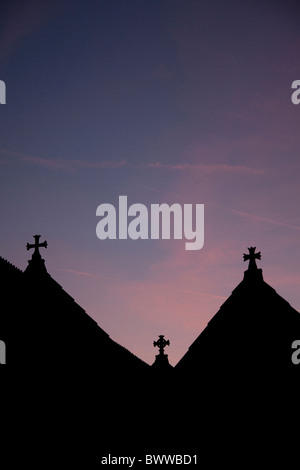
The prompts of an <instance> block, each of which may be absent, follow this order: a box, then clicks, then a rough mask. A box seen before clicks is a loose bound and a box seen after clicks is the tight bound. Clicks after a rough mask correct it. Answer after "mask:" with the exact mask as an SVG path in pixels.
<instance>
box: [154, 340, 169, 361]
mask: <svg viewBox="0 0 300 470" xmlns="http://www.w3.org/2000/svg"><path fill="white" fill-rule="evenodd" d="M153 346H154V347H155V346H157V347H158V348H159V354H160V355H161V356H164V349H165V347H166V346H170V341H169V340H166V339H165V336H164V335H159V339H158V340H157V341H153Z"/></svg>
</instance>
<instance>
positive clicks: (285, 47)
mask: <svg viewBox="0 0 300 470" xmlns="http://www.w3.org/2000/svg"><path fill="white" fill-rule="evenodd" d="M0 18H1V20H0V21H1V26H0V45H1V46H0V80H3V81H4V82H5V84H6V104H5V105H2V104H1V105H0V129H1V130H0V136H1V142H0V170H1V172H0V175H1V176H0V178H1V179H0V181H1V186H0V187H1V206H0V216H1V230H0V255H1V256H2V257H4V258H5V259H8V260H9V261H10V262H12V263H13V264H15V265H16V266H18V267H19V268H21V269H25V268H26V266H27V260H28V259H30V257H31V254H30V253H29V252H27V251H26V243H27V242H30V243H32V242H33V241H34V240H33V237H32V236H33V235H35V234H40V235H41V241H44V240H47V241H48V244H49V246H48V249H47V250H45V249H41V254H42V256H43V258H44V259H45V260H46V266H47V269H48V272H49V273H50V274H51V276H52V277H53V278H54V279H55V280H56V281H57V282H58V283H59V284H60V285H61V286H62V287H63V288H64V289H65V290H66V291H67V292H68V293H69V294H70V295H71V296H72V297H73V298H74V299H75V301H76V302H77V303H78V304H79V305H80V306H82V307H83V308H84V309H85V310H86V312H87V313H88V314H89V315H90V316H91V317H93V318H94V319H95V320H96V321H97V322H98V324H99V325H100V326H101V327H102V328H103V329H104V330H105V331H106V332H107V333H108V334H109V335H110V337H111V338H112V339H113V340H115V341H117V342H119V343H120V344H122V345H123V346H125V347H126V348H128V349H129V350H130V351H132V352H133V353H134V354H136V355H137V356H138V357H140V358H141V359H143V360H145V361H146V362H148V363H150V364H151V363H153V362H154V359H155V354H157V351H155V349H154V348H153V340H155V339H157V336H158V335H159V334H164V335H165V337H166V339H170V343H171V344H170V347H169V348H167V349H168V350H167V351H166V352H167V353H168V354H169V360H170V363H171V364H172V365H175V364H176V363H177V362H178V360H179V359H180V358H181V357H182V356H183V355H184V354H185V352H186V351H187V349H188V347H189V346H190V345H191V343H192V342H193V341H194V340H195V339H196V337H197V336H198V335H199V334H200V332H201V331H202V330H203V328H205V326H206V324H207V322H208V321H209V320H210V319H211V318H212V316H213V315H214V314H215V313H216V312H217V311H218V309H219V307H220V306H221V304H222V303H223V302H224V301H225V300H226V298H227V297H228V296H229V295H230V294H231V291H232V290H233V289H234V288H235V287H236V286H237V284H238V283H239V282H240V281H241V280H242V279H243V271H244V270H245V269H247V264H246V263H243V253H247V247H250V246H256V247H257V250H258V251H261V253H262V260H261V261H258V267H261V268H262V269H263V274H264V279H265V281H266V282H267V283H268V284H270V285H271V286H272V287H273V288H275V289H276V291H277V292H278V294H279V295H281V296H282V297H284V298H285V299H286V300H287V301H288V302H289V303H290V304H291V305H292V306H293V307H294V308H295V309H297V310H299V309H300V289H299V280H300V279H299V278H300V276H299V235H300V233H299V230H300V218H299V213H300V211H299V201H300V191H299V177H300V171H299V170H300V163H299V162H300V158H299V155H300V132H299V130H300V105H294V104H293V103H292V101H291V95H292V92H293V90H292V88H291V85H292V82H293V81H294V80H300V61H299V58H300V26H299V25H300V5H299V2H298V1H291V0H286V1H283V0H281V1H276V0H274V1H268V0H267V1H255V0H253V1H250V0H249V1H243V0H228V1H227V0H225V1H224V0H199V1H197V0H151V1H150V0H123V1H121V0H99V1H95V0H94V1H83V0H80V1H79V0H78V1H75V0H71V1H65V0H63V1H38V0H28V1H14V0H12V1H2V2H1V6H0ZM119 195H126V196H127V197H128V203H129V205H130V204H133V203H141V204H145V205H146V206H147V207H148V208H150V205H151V204H162V203H167V204H173V203H179V204H181V205H182V206H183V204H193V205H195V204H204V206H205V216H204V221H205V222H204V231H205V241H204V247H203V248H202V249H201V250H198V251H187V250H185V240H184V239H183V240H172V239H171V240H151V239H149V240H129V239H128V240H99V238H97V236H96V225H97V223H98V221H99V217H96V209H97V207H98V205H99V204H102V203H111V204H113V205H114V206H115V207H116V208H117V207H118V198H119ZM33 292H34V286H33ZM254 295H255V293H254ZM24 314H25V313H24ZM41 315H43V310H42V309H41ZM241 315H243V312H242V311H241ZM266 341H271V338H266Z"/></svg>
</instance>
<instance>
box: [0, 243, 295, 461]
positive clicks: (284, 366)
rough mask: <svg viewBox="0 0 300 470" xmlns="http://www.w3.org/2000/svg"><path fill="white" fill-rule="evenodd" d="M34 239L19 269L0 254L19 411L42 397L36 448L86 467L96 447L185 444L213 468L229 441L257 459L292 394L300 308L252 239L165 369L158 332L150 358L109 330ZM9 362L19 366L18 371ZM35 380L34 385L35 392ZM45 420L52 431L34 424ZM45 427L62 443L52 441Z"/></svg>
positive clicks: (3, 319)
mask: <svg viewBox="0 0 300 470" xmlns="http://www.w3.org/2000/svg"><path fill="white" fill-rule="evenodd" d="M39 238H40V237H39V236H38V235H37V236H35V243H34V244H33V245H31V244H28V245H27V248H28V249H29V250H30V249H33V250H34V252H33V255H32V257H31V260H30V261H29V263H28V267H27V268H26V269H25V271H24V272H23V271H21V270H20V269H18V268H17V267H15V266H13V265H12V264H11V263H9V262H8V261H6V260H5V259H4V258H1V257H0V275H1V284H2V293H1V314H0V339H1V340H4V341H5V344H6V349H7V354H6V356H7V364H11V365H12V366H13V367H12V370H13V374H14V375H15V377H16V383H15V385H14V388H15V390H17V393H18V394H20V390H21V392H22V393H21V394H22V396H23V400H21V402H25V403H26V409H28V412H29V413H30V416H29V418H27V419H25V420H24V422H25V423H27V422H28V420H29V419H30V420H32V416H33V411H34V412H35V413H36V414H37V415H39V414H40V402H42V404H43V407H42V408H41V409H42V417H41V422H40V421H38V425H37V426H36V429H37V430H38V434H41V436H38V437H37V436H35V441H34V443H35V445H34V449H36V448H37V447H39V448H42V449H45V451H44V455H47V459H48V457H50V456H51V455H53V461H56V463H57V458H59V461H60V462H62V461H63V460H62V452H63V453H64V457H65V460H66V462H67V466H68V465H70V458H72V459H73V460H74V462H75V463H76V464H78V462H79V460H78V459H79V458H80V459H82V468H95V467H89V466H88V464H87V461H90V462H92V463H93V464H95V463H97V465H98V466H99V455H100V456H101V455H102V456H103V455H108V453H110V454H111V455H138V454H139V453H140V454H141V455H144V454H145V453H149V452H150V453H151V452H152V453H163V454H166V453H168V452H173V453H175V454H178V452H181V451H182V449H184V453H188V452H190V453H191V455H192V454H198V455H199V465H200V464H201V465H202V463H201V462H200V455H201V458H203V456H204V455H206V456H207V457H208V458H209V459H210V461H211V463H212V465H211V468H215V467H214V465H213V463H220V462H217V461H218V458H219V457H220V458H221V461H222V465H223V462H224V455H226V453H227V457H228V458H227V462H230V464H231V463H232V459H236V460H237V459H238V453H237V452H236V449H237V448H239V449H243V451H244V455H247V456H249V455H250V456H251V455H253V456H254V457H253V458H255V459H256V460H255V461H256V463H257V458H258V457H257V456H259V458H261V448H260V447H259V445H258V447H257V442H255V439H259V440H260V441H261V442H264V438H265V435H266V433H267V435H268V436H269V437H270V436H272V438H273V441H272V446H273V445H274V443H276V446H277V445H278V446H279V445H280V442H279V440H278V436H280V435H281V434H280V433H281V432H282V429H281V427H280V426H281V424H279V421H278V419H277V418H278V413H280V412H281V413H283V414H285V413H286V407H287V406H288V404H289V403H291V404H292V405H293V403H295V404H296V403H297V402H298V401H297V400H298V390H299V372H298V368H297V366H295V365H294V364H293V363H292V361H291V354H292V350H291V345H292V342H293V341H294V340H295V339H296V340H297V339H300V318H299V317H300V315H299V313H298V312H297V311H296V310H295V309H293V308H292V307H291V306H290V304H289V303H288V302H287V301H285V300H284V299H283V298H282V297H281V296H280V295H278V294H277V292H276V291H275V290H274V289H273V288H272V287H271V286H269V285H268V284H267V283H266V282H265V281H264V279H263V275H262V270H261V269H258V268H257V266H256V260H260V258H261V256H260V253H255V248H254V247H251V248H250V249H249V254H246V255H244V259H245V261H249V266H248V269H247V270H246V271H245V272H244V278H243V280H242V281H241V283H240V284H239V285H238V286H237V287H236V288H235V289H234V290H233V292H232V294H231V295H230V297H229V298H228V299H227V300H226V301H225V302H224V303H223V305H222V306H221V307H220V309H219V311H218V312H217V313H216V315H215V316H214V317H213V318H212V319H211V321H210V322H209V323H208V325H207V327H206V328H205V329H204V330H203V331H202V333H200V335H199V336H198V338H197V339H196V340H195V341H194V342H193V344H192V345H191V346H190V348H189V349H188V351H187V352H186V354H185V355H184V356H183V358H182V359H181V360H180V361H179V362H178V364H177V365H176V366H175V367H174V368H172V367H171V366H170V365H169V363H168V357H167V355H166V354H165V353H164V348H165V347H166V346H167V345H168V344H169V340H166V339H164V336H163V335H160V336H159V339H158V340H157V341H154V345H156V346H157V347H158V348H159V354H157V356H156V360H155V362H154V364H153V365H152V367H150V366H149V365H148V364H146V363H145V362H143V361H142V360H141V359H139V358H137V357H136V356H135V355H134V354H132V353H131V352H130V351H128V350H127V349H125V348H124V347H122V346H120V345H119V344H117V343H116V342H115V341H113V340H112V339H111V338H110V337H109V335H108V334H107V333H106V332H105V331H104V330H103V329H102V328H101V327H100V326H99V325H98V324H97V323H96V322H95V321H94V320H93V319H92V318H91V317H90V316H89V315H87V313H86V312H85V311H84V310H83V309H82V308H81V307H80V306H79V305H78V304H77V303H76V302H75V301H74V299H73V298H72V297H71V296H70V295H69V294H67V293H66V292H65V291H64V290H63V288H62V287H61V286H60V285H59V284H58V283H57V282H56V281H55V280H54V279H53V278H52V277H51V276H50V274H49V273H48V272H47V269H46V266H45V262H44V260H43V259H42V257H41V254H40V251H39V249H40V248H46V243H45V242H43V243H40V242H39ZM99 307H100V308H101V306H99ZM31 366H32V368H33V370H32V374H31V370H29V368H31ZM52 366H54V369H55V370H54V371H52ZM298 367H300V366H298ZM16 368H18V370H21V369H22V371H23V370H25V374H24V375H23V379H22V380H20V378H19V376H20V375H21V374H16V373H15V369H16ZM58 369H59V370H58ZM7 370H8V368H7ZM57 370H58V371H57ZM49 371H50V372H49ZM70 371H71V373H70ZM61 372H62V373H61ZM41 377H43V378H45V377H46V379H45V382H46V387H45V388H44V389H43V387H42V386H41ZM49 377H50V379H49ZM24 384H25V386H27V384H28V391H27V393H26V388H24ZM20 386H21V387H22V388H21V389H20ZM36 390H38V391H39V392H38V393H40V394H41V395H42V397H41V400H40V401H38V402H36V400H37V392H36ZM24 394H25V398H24ZM19 401H20V400H19V399H18V400H16V402H15V406H17V407H18V402H19ZM279 403H281V404H283V405H282V407H281V409H280V408H279V406H278V404H279ZM49 404H51V407H50V411H49V412H48V411H47V410H48V408H47V407H48V405H49ZM17 409H18V410H19V409H20V408H17ZM52 415H53V416H52ZM277 421H278V422H277ZM49 422H50V423H51V426H50V425H49V426H48V423H49ZM229 422H230V426H228V423H229ZM41 423H42V424H41ZM62 423H63V425H62ZM257 423H259V424H257ZM261 424H262V425H261ZM47 426H48V432H51V438H50V439H48V440H47V439H44V437H43V436H44V435H43V433H40V431H39V430H40V429H43V432H44V431H45V427H47ZM287 428H288V427H287ZM287 428H284V433H285V432H286V429H287ZM52 429H55V434H52ZM253 429H255V433H253ZM49 430H51V431H49ZM266 430H267V431H266ZM27 432H28V430H27V429H26V433H27ZM258 434H259V437H257V436H258ZM66 435H67V437H68V441H69V442H70V444H69V446H67V445H66ZM53 437H54V438H56V440H57V439H59V440H61V442H62V443H63V444H62V446H60V445H59V444H56V445H55V446H54V445H53ZM30 440H31V441H32V439H31V437H30ZM22 441H24V442H26V440H24V437H23V436H22ZM233 443H234V445H233ZM49 446H50V447H49ZM255 446H256V447H255ZM276 448H277V447H276ZM74 449H75V450H74ZM231 449H233V450H232V452H231ZM254 450H255V452H256V453H253V452H254ZM265 450H266V452H265V457H266V459H267V461H269V458H270V450H269V449H268V448H266V449H265ZM229 451H230V452H231V453H229V454H228V452H229ZM272 451H273V447H272ZM21 454H22V458H23V453H22V452H21ZM276 455H277V454H276ZM31 458H32V454H31ZM247 458H248V457H247ZM43 462H44V456H43ZM238 464H239V466H238V467H237V468H241V467H242V466H243V465H241V462H240V461H238ZM67 466H66V468H67ZM68 468H69V466H68ZM97 468H98V467H97Z"/></svg>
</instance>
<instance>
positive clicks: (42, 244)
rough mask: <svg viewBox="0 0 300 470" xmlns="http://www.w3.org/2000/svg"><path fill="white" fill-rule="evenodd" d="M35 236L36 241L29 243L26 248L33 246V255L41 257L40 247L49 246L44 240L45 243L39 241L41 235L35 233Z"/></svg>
mask: <svg viewBox="0 0 300 470" xmlns="http://www.w3.org/2000/svg"><path fill="white" fill-rule="evenodd" d="M33 238H34V240H35V243H27V245H26V248H27V250H30V249H31V248H34V253H33V255H32V257H33V256H34V257H39V258H41V254H40V252H39V248H47V246H48V243H47V242H46V241H44V242H43V243H39V239H40V238H41V235H33Z"/></svg>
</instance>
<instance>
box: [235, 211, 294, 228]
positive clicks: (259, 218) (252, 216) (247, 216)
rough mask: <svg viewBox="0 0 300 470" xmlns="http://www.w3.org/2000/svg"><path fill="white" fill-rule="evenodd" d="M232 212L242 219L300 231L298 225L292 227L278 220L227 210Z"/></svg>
mask: <svg viewBox="0 0 300 470" xmlns="http://www.w3.org/2000/svg"><path fill="white" fill-rule="evenodd" d="M227 210H228V211H230V212H233V213H234V214H237V215H240V216H241V217H246V218H248V219H253V220H258V221H262V222H268V223H270V224H275V225H282V226H283V227H288V228H293V229H295V230H300V227H297V226H296V225H291V224H287V223H284V222H279V221H278V220H273V219H268V218H267V217H261V216H259V215H255V214H249V213H248V212H243V211H238V210H235V209H227Z"/></svg>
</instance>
